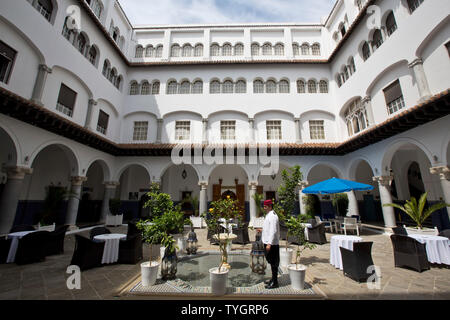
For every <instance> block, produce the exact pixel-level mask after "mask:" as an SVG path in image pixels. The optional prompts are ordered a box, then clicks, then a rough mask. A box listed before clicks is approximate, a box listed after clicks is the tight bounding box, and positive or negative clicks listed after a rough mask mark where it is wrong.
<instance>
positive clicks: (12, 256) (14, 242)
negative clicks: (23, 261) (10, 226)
mask: <svg viewBox="0 0 450 320" xmlns="http://www.w3.org/2000/svg"><path fill="white" fill-rule="evenodd" d="M36 231H38V230H32V231H20V232H13V233H10V234H8V235H7V236H6V238H7V239H11V246H10V247H9V252H8V258H7V259H6V263H13V262H14V261H15V260H16V252H17V248H18V247H19V239H22V238H23V237H24V236H26V235H27V234H29V233H32V232H36Z"/></svg>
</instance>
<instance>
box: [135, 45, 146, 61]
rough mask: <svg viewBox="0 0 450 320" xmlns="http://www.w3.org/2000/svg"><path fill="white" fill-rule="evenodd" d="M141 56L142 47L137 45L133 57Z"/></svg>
mask: <svg viewBox="0 0 450 320" xmlns="http://www.w3.org/2000/svg"><path fill="white" fill-rule="evenodd" d="M143 56H144V48H143V47H142V46H137V47H136V56H135V58H142V57H143Z"/></svg>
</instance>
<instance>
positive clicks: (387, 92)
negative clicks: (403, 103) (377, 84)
mask: <svg viewBox="0 0 450 320" xmlns="http://www.w3.org/2000/svg"><path fill="white" fill-rule="evenodd" d="M383 91H384V96H385V98H386V103H387V104H389V103H391V102H392V101H394V100H397V99H398V98H400V97H401V96H402V95H403V94H402V88H401V87H400V82H399V81H398V80H396V81H395V82H394V83H393V84H391V85H390V86H388V87H387V88H386V89H384V90H383Z"/></svg>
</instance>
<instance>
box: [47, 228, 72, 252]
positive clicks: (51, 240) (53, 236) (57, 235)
mask: <svg viewBox="0 0 450 320" xmlns="http://www.w3.org/2000/svg"><path fill="white" fill-rule="evenodd" d="M67 228H69V226H68V225H64V226H60V227H57V228H56V229H55V231H52V232H49V237H48V243H47V245H46V247H45V252H46V253H45V254H46V255H47V256H51V255H54V254H63V253H64V239H65V237H66V231H67Z"/></svg>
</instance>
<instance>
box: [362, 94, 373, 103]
mask: <svg viewBox="0 0 450 320" xmlns="http://www.w3.org/2000/svg"><path fill="white" fill-rule="evenodd" d="M361 102H362V103H363V104H366V103H371V102H372V97H371V96H365V97H364V99H362V101H361Z"/></svg>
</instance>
